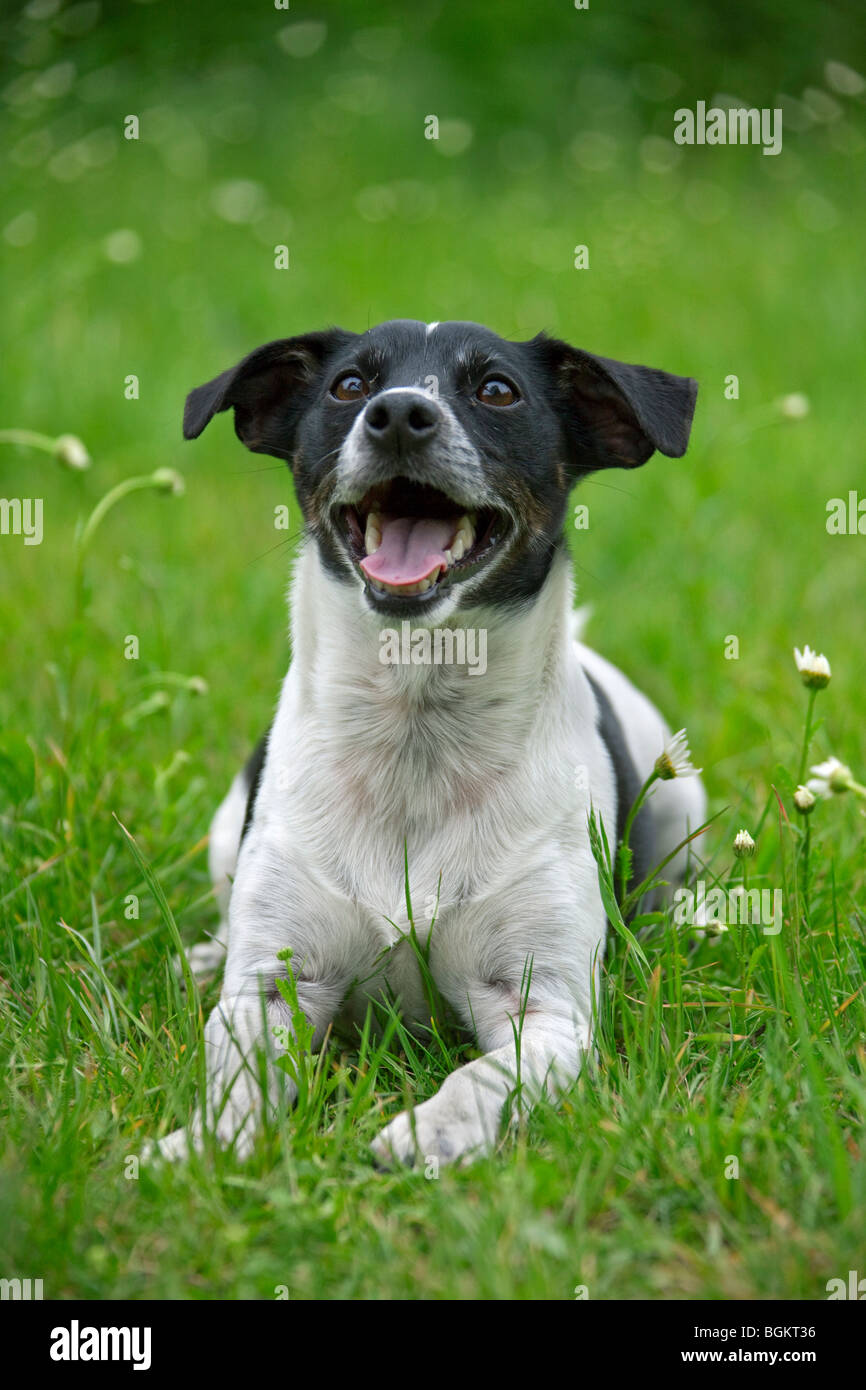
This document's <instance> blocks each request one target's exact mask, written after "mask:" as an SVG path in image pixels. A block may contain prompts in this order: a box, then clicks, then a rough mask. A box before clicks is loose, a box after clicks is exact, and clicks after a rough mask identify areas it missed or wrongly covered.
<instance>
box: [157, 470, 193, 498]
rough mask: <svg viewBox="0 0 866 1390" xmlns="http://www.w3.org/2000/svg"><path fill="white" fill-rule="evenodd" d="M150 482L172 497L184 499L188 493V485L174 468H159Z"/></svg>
mask: <svg viewBox="0 0 866 1390" xmlns="http://www.w3.org/2000/svg"><path fill="white" fill-rule="evenodd" d="M150 480H151V482H152V483H153V485H154V487H158V488H159V490H160V492H169V493H171V495H172V497H182V496H183V494H184V493H185V492H186V483H185V482H184V480H183V478H182V477H181V475H180V474H179V473H177V472H176V471H175V469H173V468H157V470H156V472H155V473H152V474H151V478H150Z"/></svg>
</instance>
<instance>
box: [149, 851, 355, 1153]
mask: <svg viewBox="0 0 866 1390" xmlns="http://www.w3.org/2000/svg"><path fill="white" fill-rule="evenodd" d="M374 945H375V943H372V944H370V945H367V944H366V942H365V939H364V937H363V936H362V935H361V936H359V934H358V932H357V928H356V925H355V918H354V916H353V913H352V910H351V909H350V908H347V906H346V904H345V902H344V901H342V900H340V899H339V898H337V897H336V896H334V895H332V896H329V895H328V892H327V890H326V889H324V888H323V887H321V886H320V885H318V884H316V883H313V882H312V881H311V880H310V879H309V878H308V877H307V876H306V875H305V871H304V866H303V865H302V864H297V863H293V862H289V861H287V860H286V859H285V858H283V857H282V855H280V854H279V853H278V852H275V851H274V850H273V847H272V846H268V845H267V844H266V843H264V841H263V837H262V836H261V835H260V834H257V831H256V828H255V827H253V829H252V830H251V831H250V835H249V837H248V838H247V839H245V841H244V848H243V852H242V854H241V858H240V864H239V870H238V877H237V880H236V882H235V886H234V889H233V893H232V902H231V934H230V940H229V952H228V959H227V961H226V971H225V978H224V981H223V992H222V998H221V999H220V1002H219V1004H218V1005H217V1007H216V1008H215V1009H214V1010H213V1012H212V1013H211V1015H210V1017H209V1019H208V1021H207V1024H206V1026H205V1033H204V1043H205V1062H206V1066H207V1096H206V1099H205V1102H204V1104H203V1105H200V1106H199V1108H198V1110H197V1111H196V1114H195V1116H194V1118H193V1120H192V1122H191V1124H190V1125H189V1126H188V1127H187V1128H184V1129H180V1130H176V1131H174V1132H173V1133H172V1134H169V1135H167V1136H166V1137H165V1138H164V1139H162V1140H160V1142H159V1146H158V1147H159V1152H160V1153H161V1154H162V1155H163V1157H165V1158H171V1159H175V1158H182V1157H184V1156H185V1155H186V1154H187V1153H188V1152H189V1149H190V1148H196V1149H201V1148H202V1147H203V1138H204V1130H205V1129H207V1130H208V1131H212V1132H213V1134H214V1135H215V1137H216V1139H217V1142H218V1143H219V1144H221V1145H222V1146H223V1147H227V1146H229V1145H234V1148H235V1152H236V1153H237V1154H238V1155H239V1156H241V1157H245V1156H246V1155H247V1154H248V1153H249V1152H250V1150H251V1148H252V1145H253V1141H254V1137H255V1132H256V1129H257V1128H258V1125H259V1123H260V1120H261V1117H262V1110H263V1107H265V1106H267V1107H271V1108H273V1107H275V1106H276V1105H277V1104H278V1102H279V1101H280V1098H281V1096H282V1095H285V1096H286V1099H287V1102H288V1103H289V1104H291V1103H292V1102H293V1101H294V1098H295V1086H294V1083H293V1082H291V1081H290V1080H289V1078H288V1077H287V1076H286V1074H285V1072H283V1071H282V1070H281V1069H280V1068H278V1067H277V1066H276V1065H275V1058H276V1056H277V1054H278V1052H279V1050H280V1048H279V1043H278V1041H277V1039H275V1037H274V1029H275V1028H279V1029H284V1030H286V1031H287V1032H289V1033H290V1032H291V1028H292V1021H291V1010H290V1008H289V1006H288V1005H287V1003H286V1002H285V1000H284V999H283V997H282V994H281V993H280V991H279V990H278V988H277V985H276V981H277V978H278V977H279V976H280V975H284V974H285V973H286V970H287V968H288V967H287V966H286V965H284V964H283V965H281V963H280V961H279V960H278V952H280V951H282V950H283V949H284V948H285V947H291V949H292V958H291V965H292V972H293V975H294V978H295V987H296V989H297V998H298V1004H299V1005H300V1008H301V1010H302V1012H303V1014H304V1016H305V1017H306V1019H307V1021H308V1023H309V1024H310V1025H311V1026H312V1027H313V1029H314V1030H315V1031H314V1035H313V1040H312V1047H313V1050H316V1049H317V1048H318V1047H320V1046H321V1043H322V1040H323V1038H324V1036H325V1034H326V1032H327V1029H328V1026H329V1024H330V1023H332V1022H333V1020H334V1018H335V1017H336V1015H337V1013H338V1011H339V1009H340V1006H341V1004H342V1003H343V1000H344V998H345V996H346V994H347V992H348V990H349V987H350V985H351V983H352V980H353V978H354V973H355V970H356V969H357V968H361V969H362V970H363V969H366V968H368V967H369V968H371V962H372V961H373V959H374Z"/></svg>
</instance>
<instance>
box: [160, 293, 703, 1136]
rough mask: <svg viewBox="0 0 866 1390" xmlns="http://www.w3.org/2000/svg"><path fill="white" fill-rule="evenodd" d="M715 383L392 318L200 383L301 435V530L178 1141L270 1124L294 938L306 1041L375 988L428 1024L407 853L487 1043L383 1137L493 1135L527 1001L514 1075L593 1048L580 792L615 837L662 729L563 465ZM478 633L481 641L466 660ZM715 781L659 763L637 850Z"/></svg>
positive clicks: (245, 433) (436, 940)
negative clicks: (203, 1089)
mask: <svg viewBox="0 0 866 1390" xmlns="http://www.w3.org/2000/svg"><path fill="white" fill-rule="evenodd" d="M696 393H697V386H696V383H695V382H694V381H692V380H690V379H687V378H683V377H678V376H672V375H670V374H669V373H667V372H662V371H657V370H654V369H652V368H649V367H639V366H628V365H625V364H623V363H621V362H615V361H610V360H608V359H606V358H603V357H596V356H594V355H592V354H591V353H588V352H583V351H580V350H578V349H575V348H572V347H569V346H568V345H567V344H566V343H563V342H559V341H556V340H553V339H550V338H548V337H546V336H544V335H541V336H539V337H537V338H534V339H532V341H530V342H522V343H514V342H506V341H504V340H503V339H502V338H499V337H497V335H496V334H495V333H492V332H490V331H489V330H488V329H486V328H482V327H479V326H478V325H477V324H473V323H459V322H454V323H430V324H425V323H418V322H415V321H412V320H398V321H394V322H389V323H384V324H381V325H379V326H378V327H376V328H372V329H370V330H369V331H368V332H366V333H361V334H356V333H350V332H345V331H343V330H341V329H332V330H329V331H326V332H317V333H308V334H305V335H303V336H300V337H296V338H286V339H281V340H280V341H278V342H273V343H269V344H267V345H266V346H265V347H262V348H259V349H258V350H257V351H256V352H253V353H251V354H250V356H248V357H246V358H244V360H243V361H242V362H241V363H239V365H238V366H236V367H233V368H231V369H230V370H229V371H226V372H223V374H222V375H221V376H218V377H216V378H215V380H213V381H211V382H208V383H207V385H205V386H199V387H198V388H197V389H196V390H194V391H193V392H192V393H191V394H190V396H189V398H188V400H187V404H186V413H185V416H184V434H185V436H186V438H188V439H194V438H196V437H197V436H198V435H200V434H201V432H202V430H203V429H204V428H205V426H206V425H207V424H208V422H209V420H210V419H211V418H212V416H213V415H215V414H216V413H217V412H218V411H223V410H228V409H229V408H231V409H233V410H234V420H235V430H236V432H237V434H238V436H239V438H240V439H241V441H242V442H243V443H244V444H245V445H246V446H247V448H249V449H251V450H253V451H254V452H256V453H264V454H271V455H274V456H275V457H277V458H281V459H285V460H286V461H287V462H288V464H289V466H290V468H291V470H292V473H293V476H294V481H295V488H296V492H297V497H298V502H299V504H300V507H301V510H302V512H303V516H304V521H305V539H304V542H303V545H302V548H301V552H300V555H299V558H298V561H297V566H296V571H295V577H294V583H293V587H292V593H291V619H292V624H291V634H292V661H291V666H290V669H289V673H288V675H287V676H286V680H285V683H284V685H283V689H282V694H281V696H280V701H279V706H278V709H277V713H276V716H275V719H274V722H273V726H272V728H271V730H270V733H269V735H268V736H267V738H266V740H263V745H262V748H261V750H260V751H259V752H258V756H257V757H256V756H254V758H253V759H251V761H250V764H249V765H248V767H247V769H245V771H244V772H243V773H242V774H240V775H239V776H238V777H237V778H236V779H235V782H234V783H233V785H232V788H231V790H230V792H229V795H228V797H227V798H226V800H225V802H224V803H223V805H222V806H221V807H220V809H219V811H218V812H217V815H216V818H215V820H214V823H213V827H212V831H211V870H212V873H213V876H214V880H215V882H216V884H217V888H218V891H219V893H220V895H221V897H222V900H223V904H224V909H225V908H227V909H228V910H227V913H226V915H227V919H228V922H227V926H226V927H225V928H224V929H222V931H221V934H220V936H219V937H217V939H216V940H215V941H212V942H210V943H204V944H203V945H201V946H198V947H195V948H194V949H193V952H192V953H191V960H192V963H193V967H194V969H196V970H206V969H209V968H211V967H213V966H214V965H215V964H216V963H217V962H218V961H219V960H220V959H221V958H222V956H223V954H224V946H225V943H226V941H227V955H226V957H225V978H224V983H223V990H222V997H221V1000H220V1003H219V1005H218V1006H217V1008H216V1009H215V1010H214V1012H213V1013H212V1014H211V1016H210V1018H209V1020H208V1023H207V1026H206V1034H205V1037H206V1044H207V1054H208V1075H209V1086H208V1095H207V1097H206V1099H205V1100H204V1103H203V1106H202V1109H201V1110H200V1111H199V1112H198V1114H197V1115H196V1117H195V1118H194V1120H193V1121H192V1123H191V1125H190V1127H189V1129H182V1130H178V1131H176V1132H175V1133H174V1134H170V1135H168V1136H167V1137H166V1138H165V1139H163V1140H162V1141H161V1144H160V1149H161V1152H162V1153H163V1154H164V1155H166V1156H169V1157H177V1156H180V1155H182V1154H184V1153H185V1152H186V1151H187V1148H188V1146H189V1144H190V1143H192V1144H198V1143H199V1142H200V1140H201V1135H202V1129H203V1127H204V1126H205V1125H207V1126H210V1127H213V1129H214V1130H215V1132H216V1135H217V1137H218V1138H219V1140H221V1141H222V1142H224V1143H231V1142H234V1143H235V1144H236V1146H237V1149H238V1151H239V1152H241V1153H244V1152H248V1151H249V1148H250V1146H251V1144H252V1142H253V1139H254V1134H255V1129H256V1123H257V1119H258V1117H259V1116H260V1114H261V1109H262V1106H263V1104H269V1103H272V1102H273V1101H274V1100H275V1099H277V1098H278V1094H279V1093H278V1089H277V1087H278V1080H283V1081H284V1078H283V1076H282V1073H281V1072H280V1071H279V1069H275V1068H273V1067H271V1068H270V1073H271V1081H270V1083H269V1084H270V1086H271V1088H272V1089H271V1093H270V1096H268V1095H265V1096H264V1097H263V1095H262V1087H261V1084H260V1080H259V1070H258V1068H257V1066H256V1063H255V1060H254V1059H255V1057H256V1054H257V1053H258V1052H259V1051H260V1050H261V1049H262V1048H266V1047H267V1045H268V1042H269V1038H268V1034H269V1033H271V1032H272V1031H273V1028H274V1027H275V1026H276V1025H281V1026H285V1025H287V1024H288V1022H289V1017H288V1010H287V1008H286V1005H285V1004H284V1002H283V1000H282V996H281V995H280V993H279V991H278V990H277V989H276V987H275V980H276V979H277V978H278V976H279V975H280V973H281V971H283V969H284V967H283V966H282V965H281V963H280V962H279V961H278V960H277V952H278V951H280V950H282V949H283V948H285V947H291V949H292V951H293V956H292V970H293V974H295V976H296V979H297V990H298V998H299V1002H300V1004H301V1007H302V1009H303V1011H304V1013H305V1015H306V1016H307V1018H308V1020H309V1021H310V1023H311V1024H312V1025H314V1026H315V1030H316V1039H317V1040H318V1039H321V1038H322V1036H323V1035H324V1033H325V1031H326V1029H327V1028H328V1025H329V1024H331V1023H332V1022H335V1021H336V1022H339V1021H340V1020H349V1021H352V1020H360V1019H362V1018H363V1016H364V1013H365V1011H366V1008H367V1005H368V1001H369V998H370V997H371V996H372V995H376V994H381V993H382V992H386V993H387V994H388V996H389V997H390V998H392V999H394V998H396V999H397V1000H398V1001H399V1006H400V1008H401V1010H402V1012H403V1015H404V1017H405V1018H406V1020H407V1022H408V1023H409V1024H410V1025H412V1024H419V1025H423V1024H425V1023H428V1022H429V1007H428V1004H427V1001H426V996H425V992H424V989H423V988H422V981H421V977H420V972H419V969H418V959H417V954H416V952H415V950H414V949H413V947H412V945H411V943H410V942H409V941H408V940H407V939H406V938H407V934H408V921H407V912H406V894H405V881H404V872H405V863H406V862H408V874H409V881H410V888H411V900H412V903H413V905H414V908H415V913H416V914H417V916H418V918H419V921H420V922H421V924H422V925H421V926H420V928H419V934H420V935H421V937H422V938H423V936H424V927H423V923H425V922H426V923H429V922H430V920H431V918H432V917H433V915H434V913H435V925H434V927H433V930H432V933H431V934H430V940H429V967H430V970H431V973H432V975H433V978H434V980H435V983H436V985H437V987H438V990H439V992H440V993H441V995H442V996H444V998H445V999H446V1000H447V1001H448V1002H449V1003H450V1005H451V1006H452V1008H453V1010H454V1011H455V1012H456V1014H457V1016H458V1018H459V1019H460V1020H461V1021H462V1023H463V1024H464V1025H465V1026H466V1027H467V1028H468V1029H471V1030H472V1032H473V1033H474V1036H475V1038H476V1040H477V1043H478V1046H479V1048H480V1049H481V1050H482V1051H483V1053H484V1055H483V1056H482V1057H480V1058H479V1059H478V1060H476V1061H472V1062H470V1063H468V1064H467V1065H465V1066H463V1067H461V1068H460V1069H459V1070H457V1071H456V1072H454V1073H453V1074H452V1075H451V1076H450V1077H449V1078H448V1080H447V1081H446V1082H445V1083H444V1085H443V1086H442V1088H441V1089H440V1090H439V1091H438V1092H437V1093H436V1095H434V1096H433V1097H432V1099H430V1100H427V1101H425V1102H424V1103H423V1104H422V1105H419V1106H417V1107H416V1108H415V1110H414V1111H413V1112H411V1114H410V1113H408V1112H407V1113H405V1114H401V1115H399V1116H398V1117H397V1118H396V1119H395V1120H392V1121H391V1123H390V1124H388V1125H387V1126H386V1127H385V1129H384V1130H383V1131H382V1133H381V1135H380V1136H379V1138H378V1139H377V1140H376V1142H375V1144H374V1150H375V1153H376V1155H377V1157H378V1158H379V1159H380V1160H382V1161H386V1162H390V1161H394V1160H397V1161H403V1162H412V1161H413V1159H414V1158H415V1157H416V1156H420V1157H423V1158H424V1159H425V1160H429V1158H431V1157H434V1156H435V1157H436V1158H438V1159H441V1160H454V1159H459V1158H461V1157H462V1156H464V1155H467V1154H471V1153H477V1152H483V1151H484V1150H489V1148H490V1147H491V1146H492V1145H493V1144H494V1143H495V1141H496V1137H497V1134H498V1129H499V1122H500V1118H501V1115H502V1111H503V1107H504V1105H505V1104H506V1103H507V1102H508V1101H509V1098H510V1097H511V1096H512V1095H513V1091H514V1087H515V1085H516V1081H517V1072H518V1053H517V1041H516V1034H515V1028H516V1027H517V1023H518V1019H519V1025H520V1026H519V1030H518V1031H519V1072H520V1078H519V1079H520V1082H521V1085H522V1090H523V1094H524V1095H527V1094H528V1095H530V1097H531V1096H532V1095H533V1094H535V1095H538V1094H540V1093H541V1092H542V1091H543V1090H544V1089H545V1088H546V1089H547V1090H548V1092H549V1093H552V1094H555V1093H556V1092H557V1091H559V1090H561V1089H562V1088H563V1087H564V1086H565V1085H567V1084H568V1083H569V1082H570V1081H571V1080H573V1079H574V1078H575V1077H576V1075H577V1074H578V1071H579V1069H580V1066H581V1059H582V1057H583V1056H584V1054H585V1052H586V1050H587V1048H588V1047H589V1046H590V1043H591V1033H592V1017H593V995H594V991H596V989H597V985H598V972H599V962H600V959H601V956H602V953H603V950H604V939H605V929H606V921H605V913H604V909H603V907H602V902H601V898H600V894H599V887H598V878H597V870H596V865H595V862H594V860H593V856H592V853H591V850H590V844H589V838H588V832H587V817H588V813H589V810H590V806H592V807H593V808H594V809H595V810H596V811H597V812H599V813H600V814H601V817H602V819H603V821H604V823H605V826H606V828H607V832H608V838H609V839H610V840H611V841H613V840H614V838H615V832H616V827H617V823H618V819H619V821H620V822H621V820H622V816H623V815H624V813H625V812H626V811H627V810H628V807H629V805H630V803H631V800H632V798H633V796H634V794H635V792H636V791H637V789H638V787H639V786H640V784H641V782H642V781H643V780H644V779H645V777H646V776H647V775H648V773H649V771H650V770H651V768H652V766H653V763H654V762H655V759H656V758H657V756H658V755H659V754H660V753H661V751H662V749H663V747H664V745H665V743H666V741H667V740H668V738H669V734H668V730H667V728H666V726H665V724H664V722H663V720H662V718H661V716H660V715H659V714H658V712H657V711H656V710H655V709H654V708H653V706H652V705H651V704H650V703H649V701H648V700H647V699H646V698H645V697H644V696H643V695H641V694H640V693H639V692H638V691H637V690H636V689H635V688H634V687H633V686H632V685H631V684H630V683H629V681H628V680H626V678H625V677H624V676H623V675H621V674H620V672H619V671H617V670H616V669H615V668H614V667H612V666H610V665H609V664H608V663H607V662H605V661H604V660H602V658H601V657H599V656H596V655H595V654H594V653H592V652H591V651H589V650H588V649H587V648H586V647H584V646H582V645H581V644H580V643H579V642H578V641H577V640H576V636H575V618H574V614H573V612H572V577H571V565H570V562H569V556H568V551H567V548H566V544H565V540H564V523H565V519H566V515H567V512H568V502H569V493H570V491H571V488H572V486H573V484H574V483H575V482H577V481H578V480H579V479H580V478H582V477H584V476H585V475H587V474H589V473H592V472H594V471H595V470H597V469H601V468H611V467H624V468H633V467H636V466H637V465H639V464H642V463H645V462H646V460H647V459H648V458H649V457H650V455H651V454H652V453H653V451H654V450H656V449H658V450H659V451H660V452H661V453H663V454H667V455H668V456H669V457H673V458H678V457H680V456H681V455H682V454H683V453H684V452H685V449H686V444H687V442H688V437H689V431H690V426H691V420H692V414H693V411H694V404H695V396H696ZM419 634H420V636H419ZM425 634H426V635H425ZM470 637H471V638H472V641H473V643H474V646H473V645H471V644H469V643H468V641H467V639H468V638H470ZM482 637H483V642H482ZM458 639H462V645H461V641H460V640H458ZM437 644H438V645H437ZM482 646H483V650H484V662H483V663H482V662H481V661H480V660H479V659H476V660H475V662H474V664H473V663H472V662H470V661H469V660H468V659H463V660H461V659H460V657H461V652H465V651H468V650H474V651H475V653H476V657H477V656H478V654H479V652H480V651H481V649H482ZM482 667H483V669H482ZM703 811H704V794H703V790H702V787H701V785H700V782H699V780H698V778H697V777H693V778H689V779H688V780H680V779H677V780H672V781H666V782H662V783H659V784H658V785H657V787H656V790H655V792H654V793H653V795H652V796H651V798H650V800H649V802H648V803H647V807H646V810H645V812H644V813H642V816H641V818H640V820H641V821H642V827H641V837H640V839H641V844H640V846H639V848H641V850H642V858H643V862H644V864H646V863H647V862H650V863H655V862H657V860H659V859H661V858H662V856H663V855H664V854H665V853H667V852H668V851H669V850H670V849H672V848H673V846H674V845H676V844H677V843H678V841H680V840H681V839H682V838H683V837H684V836H685V835H686V834H687V833H688V831H689V829H690V828H691V829H692V830H693V829H695V828H696V827H697V826H698V825H699V823H700V821H701V820H702V818H703ZM683 858H684V856H682V855H681V859H683ZM676 867H677V865H676V864H675V865H674V868H676ZM681 867H682V866H681V864H680V868H681ZM229 898H230V907H229ZM413 915H414V914H413ZM401 923H402V927H401ZM528 962H529V963H531V986H530V990H529V996H528V998H526V997H525V989H524V985H525V980H526V972H527V963H528Z"/></svg>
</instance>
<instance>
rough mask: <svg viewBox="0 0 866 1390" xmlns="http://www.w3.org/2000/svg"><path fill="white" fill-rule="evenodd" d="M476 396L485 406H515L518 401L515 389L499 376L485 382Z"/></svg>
mask: <svg viewBox="0 0 866 1390" xmlns="http://www.w3.org/2000/svg"><path fill="white" fill-rule="evenodd" d="M475 394H476V395H477V397H478V399H479V401H483V403H484V404H485V405H514V402H515V401H516V400H517V399H518V395H517V391H516V390H515V388H514V387H513V386H509V384H508V382H507V381H503V380H502V378H501V377H498V376H491V377H489V378H488V380H487V381H483V382H482V383H481V385H480V386H479V388H478V390H477V391H476V393H475Z"/></svg>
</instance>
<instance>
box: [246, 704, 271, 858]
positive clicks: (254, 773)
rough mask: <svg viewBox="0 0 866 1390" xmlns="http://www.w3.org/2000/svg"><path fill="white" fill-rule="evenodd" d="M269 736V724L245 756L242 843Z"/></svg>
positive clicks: (256, 793)
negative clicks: (245, 790) (245, 801)
mask: <svg viewBox="0 0 866 1390" xmlns="http://www.w3.org/2000/svg"><path fill="white" fill-rule="evenodd" d="M270 736H271V726H270V725H268V727H267V729H266V730H265V732H264V733H263V734H262V736H261V738H260V739H259V741H258V743H257V744H256V746H255V748H254V749H253V751H252V753H251V754H250V756H249V757H248V758H247V761H246V764H245V765H244V779H245V781H246V784H247V786H248V787H249V791H248V793H247V809H246V815H245V816H244V828H243V830H242V831H241V844H243V842H244V837H245V836H246V833H247V831H248V830H249V828H250V825H251V823H252V819H253V811H254V809H255V804H256V797H257V796H258V794H259V786H260V785H261V780H262V769H263V767H264V765H265V753H266V752H267V747H268V739H269V738H270Z"/></svg>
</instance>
